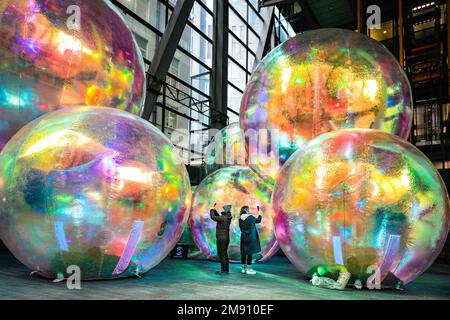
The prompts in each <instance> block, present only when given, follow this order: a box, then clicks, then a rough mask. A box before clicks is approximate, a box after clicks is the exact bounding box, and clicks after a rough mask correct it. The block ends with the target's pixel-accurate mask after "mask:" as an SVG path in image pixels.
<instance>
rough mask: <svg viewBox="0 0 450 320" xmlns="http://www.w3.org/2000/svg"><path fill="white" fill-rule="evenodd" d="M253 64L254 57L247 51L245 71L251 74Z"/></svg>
mask: <svg viewBox="0 0 450 320" xmlns="http://www.w3.org/2000/svg"><path fill="white" fill-rule="evenodd" d="M254 64H255V56H254V55H253V54H252V53H251V52H250V51H248V66H247V70H249V71H250V72H252V71H253V69H254V68H253V67H254Z"/></svg>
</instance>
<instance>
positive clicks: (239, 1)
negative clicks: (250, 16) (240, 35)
mask: <svg viewBox="0 0 450 320" xmlns="http://www.w3.org/2000/svg"><path fill="white" fill-rule="evenodd" d="M229 3H230V5H232V6H233V8H235V9H236V11H237V12H239V14H240V15H241V16H242V17H243V18H244V19H247V2H245V0H230V1H229Z"/></svg>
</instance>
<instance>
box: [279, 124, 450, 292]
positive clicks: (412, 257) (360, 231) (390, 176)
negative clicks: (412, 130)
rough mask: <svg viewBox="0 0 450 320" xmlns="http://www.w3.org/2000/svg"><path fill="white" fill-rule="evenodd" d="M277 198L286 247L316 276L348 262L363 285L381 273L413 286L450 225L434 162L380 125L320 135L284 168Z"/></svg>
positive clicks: (296, 262)
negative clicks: (411, 282) (376, 127)
mask: <svg viewBox="0 0 450 320" xmlns="http://www.w3.org/2000/svg"><path fill="white" fill-rule="evenodd" d="M272 201H273V206H274V224H275V230H276V234H277V238H278V241H279V243H280V246H281V248H282V249H283V251H284V252H285V254H286V255H287V256H288V258H289V259H290V260H291V262H292V263H293V264H294V265H295V266H296V267H297V268H298V269H299V270H300V271H302V272H304V273H305V274H308V275H309V276H312V275H313V274H314V273H316V274H319V275H324V274H326V273H328V272H329V271H330V270H331V271H332V270H338V269H339V267H340V266H341V267H342V266H345V268H346V269H347V270H348V272H350V273H351V275H352V279H353V280H360V281H361V282H362V283H363V284H365V283H367V280H369V276H371V275H374V273H375V272H378V275H379V277H380V280H381V281H383V280H387V279H391V280H392V279H395V281H398V282H394V283H403V284H406V283H408V282H410V281H412V280H413V279H415V278H416V277H417V276H419V275H420V274H421V273H422V272H423V271H425V270H426V269H427V268H428V267H429V266H430V265H431V264H432V262H433V261H434V260H435V258H436V257H437V256H438V254H439V253H440V252H441V249H442V247H443V245H444V243H445V240H446V237H447V233H448V228H449V218H450V216H449V215H450V212H449V199H448V195H447V190H446V188H445V185H444V183H443V181H442V179H441V177H440V175H439V173H438V172H437V170H436V169H435V167H434V166H433V164H432V163H431V162H430V161H429V160H428V159H427V158H426V157H425V156H424V155H423V154H422V153H421V152H420V151H419V150H418V149H417V148H416V147H414V146H413V145H411V144H409V143H407V142H405V141H403V140H402V139H400V138H398V137H396V136H394V135H391V134H388V133H385V132H382V131H379V130H368V129H343V130H339V131H335V132H331V133H325V134H323V135H321V136H319V137H317V138H315V139H314V140H312V141H311V142H309V143H308V144H307V145H306V146H305V148H303V149H302V150H299V151H297V152H296V153H295V154H294V155H293V156H292V157H291V158H290V159H289V160H288V161H287V162H286V164H285V165H284V166H283V168H282V170H281V171H280V174H279V176H278V179H277V182H276V186H275V189H274V194H273V199H272ZM331 273H333V272H331ZM353 280H351V281H353ZM391 280H390V281H391ZM385 283H386V282H385ZM382 284H383V283H382ZM392 285H393V284H392Z"/></svg>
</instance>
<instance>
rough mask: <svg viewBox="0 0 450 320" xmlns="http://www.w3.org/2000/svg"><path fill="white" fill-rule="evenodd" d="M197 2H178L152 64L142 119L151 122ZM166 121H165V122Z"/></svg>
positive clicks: (186, 0) (182, 0)
mask: <svg viewBox="0 0 450 320" xmlns="http://www.w3.org/2000/svg"><path fill="white" fill-rule="evenodd" d="M194 2H195V0H178V1H177V4H176V5H175V7H174V9H173V12H172V15H171V16H170V20H169V22H168V23H167V26H166V29H165V31H164V33H163V35H162V37H161V40H160V41H159V45H158V48H156V52H155V55H154V57H153V60H152V63H151V64H150V67H149V70H148V73H149V74H150V77H149V79H148V80H147V96H146V98H145V104H144V111H143V112H142V118H144V119H146V120H149V119H150V115H151V114H152V112H153V109H154V107H155V104H156V101H157V100H158V96H159V95H160V94H161V88H162V86H163V84H164V81H165V78H166V76H167V73H168V71H169V68H170V64H171V63H172V59H173V57H174V55H175V51H176V50H177V46H178V43H179V42H180V39H181V36H182V34H183V31H184V28H185V26H186V24H187V22H188V19H189V15H190V14H191V10H192V7H193V5H194ZM163 121H164V120H163Z"/></svg>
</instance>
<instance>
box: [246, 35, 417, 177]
mask: <svg viewBox="0 0 450 320" xmlns="http://www.w3.org/2000/svg"><path fill="white" fill-rule="evenodd" d="M411 104H412V96H411V87H410V85H409V82H408V79H407V77H406V75H405V73H404V72H403V70H402V68H401V66H400V65H399V64H398V62H397V60H396V59H395V57H394V56H393V55H392V54H391V53H390V52H389V51H388V50H387V49H386V48H385V47H384V46H383V45H381V44H380V43H378V42H376V41H374V40H372V39H370V38H368V37H367V36H365V35H362V34H361V33H358V32H354V31H349V30H341V29H318V30H312V31H307V32H304V33H301V34H298V35H297V36H295V37H293V38H291V39H289V40H287V41H286V42H284V43H282V44H281V45H279V46H278V47H277V48H275V49H274V50H272V51H271V52H270V53H269V54H268V55H267V56H266V57H265V58H264V59H263V61H262V62H261V63H260V64H259V66H258V67H257V68H256V70H255V71H254V72H253V74H252V76H251V78H250V81H249V83H248V85H247V88H246V90H245V92H244V95H243V98H242V103H241V111H240V114H241V118H240V123H241V128H242V130H243V131H244V132H245V133H246V135H247V136H249V135H250V133H251V132H253V133H254V134H257V133H258V131H260V130H268V131H269V133H268V135H269V137H270V138H264V139H266V140H267V143H261V144H253V145H252V146H250V147H249V146H248V142H247V146H246V148H247V150H248V151H249V157H250V159H256V160H255V161H251V164H250V166H251V167H252V168H253V169H254V170H256V171H257V172H258V173H260V174H261V175H262V176H267V177H268V178H272V179H275V178H276V175H277V173H278V169H279V167H280V166H281V165H282V164H283V163H284V162H285V161H286V160H287V159H288V158H289V156H290V155H291V154H292V153H293V152H294V151H295V150H297V149H298V148H301V147H302V146H303V145H304V144H305V143H306V142H308V141H309V140H311V139H312V138H314V137H316V136H318V135H320V134H322V133H325V132H329V131H333V130H337V129H340V128H367V129H380V130H382V131H385V132H388V133H392V134H395V135H398V136H400V137H403V138H405V137H406V136H407V135H408V134H409V130H410V128H411V121H412V109H411V108H412V105H411Z"/></svg>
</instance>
